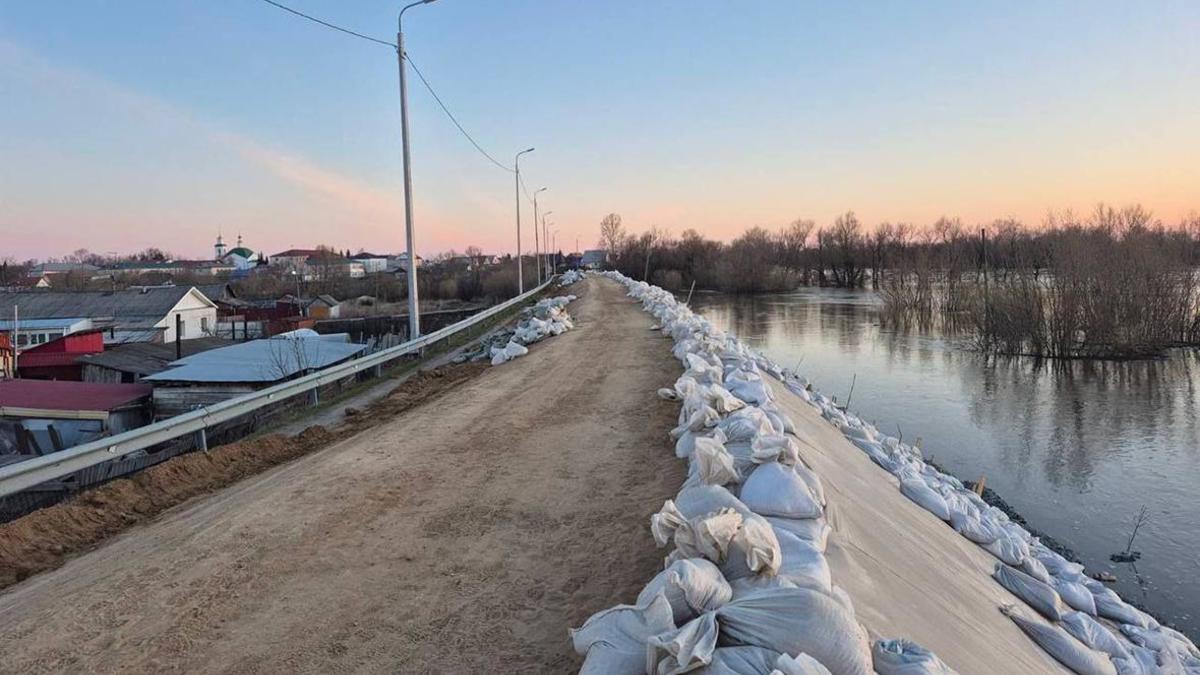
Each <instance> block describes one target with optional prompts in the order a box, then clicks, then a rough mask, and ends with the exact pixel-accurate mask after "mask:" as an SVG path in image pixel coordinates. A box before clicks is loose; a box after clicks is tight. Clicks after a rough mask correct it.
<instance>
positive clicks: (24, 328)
mask: <svg viewBox="0 0 1200 675" xmlns="http://www.w3.org/2000/svg"><path fill="white" fill-rule="evenodd" d="M0 297H2V296H0ZM95 325H96V323H95V322H94V321H92V320H91V319H90V318H87V317H79V316H72V317H65V318H62V319H28V318H26V317H25V310H24V308H22V309H21V310H19V317H18V318H17V320H16V321H13V318H12V312H11V310H10V311H9V314H8V318H0V331H3V332H4V333H5V334H7V335H10V336H11V335H12V334H13V331H14V330H15V331H16V338H15V339H14V340H12V342H13V344H15V345H16V348H17V350H18V351H24V350H26V349H29V348H31V347H36V346H38V345H44V344H46V343H48V342H52V341H54V340H57V339H59V338H61V337H62V336H64V335H70V334H71V333H78V332H80V331H85V330H91V329H92V328H93V327H94V326H95Z"/></svg>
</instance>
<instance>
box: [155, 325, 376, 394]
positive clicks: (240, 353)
mask: <svg viewBox="0 0 1200 675" xmlns="http://www.w3.org/2000/svg"><path fill="white" fill-rule="evenodd" d="M326 338H332V339H326ZM345 339H346V336H345V335H338V336H333V335H330V336H322V337H303V338H302V337H280V336H276V337H274V338H270V339H266V340H251V341H250V342H242V343H239V344H236V345H233V346H230V347H223V348H220V349H212V350H209V351H206V352H202V353H200V354H195V355H193V356H185V357H183V358H182V359H180V360H178V361H175V362H173V363H172V364H171V365H170V367H169V368H167V369H166V370H164V371H162V372H159V373H157V374H154V375H151V376H149V377H146V378H143V379H144V381H146V382H181V383H189V382H190V383H199V382H277V381H279V380H285V379H287V378H289V377H292V376H293V375H299V374H301V373H304V372H306V371H309V370H315V369H319V368H325V367H327V366H331V365H333V364H335V363H340V362H341V361H345V360H346V359H349V358H350V357H352V356H354V355H355V354H358V353H359V352H361V351H362V350H363V349H366V345H359V344H352V343H349V342H345Z"/></svg>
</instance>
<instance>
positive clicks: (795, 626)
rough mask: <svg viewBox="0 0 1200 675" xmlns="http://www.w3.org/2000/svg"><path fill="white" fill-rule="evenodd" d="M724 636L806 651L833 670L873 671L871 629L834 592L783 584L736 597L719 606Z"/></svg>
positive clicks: (843, 673)
mask: <svg viewBox="0 0 1200 675" xmlns="http://www.w3.org/2000/svg"><path fill="white" fill-rule="evenodd" d="M717 620H718V622H719V623H720V625H721V637H722V640H729V641H730V642H731V643H733V644H746V645H757V646H759V647H766V648H768V649H774V650H775V651H778V652H781V653H785V654H798V653H801V652H803V653H806V654H809V655H810V656H812V657H813V658H815V659H817V660H818V661H820V663H821V664H823V665H824V666H825V667H826V668H828V669H829V671H830V672H831V673H832V674H833V675H871V673H872V668H871V648H870V645H869V644H868V643H867V635H866V631H864V630H863V629H862V626H860V625H859V624H858V622H857V621H855V620H854V616H853V614H852V613H851V612H850V611H848V610H847V608H846V607H845V606H844V605H842V604H841V603H839V602H838V601H836V600H834V599H833V598H832V597H831V596H829V595H826V594H825V593H822V592H820V591H816V590H812V589H809V588H778V589H771V590H766V591H760V592H758V593H753V594H750V595H747V596H745V597H743V598H739V599H735V600H732V601H730V602H729V603H727V604H726V605H725V606H723V607H721V608H720V609H718V610H717Z"/></svg>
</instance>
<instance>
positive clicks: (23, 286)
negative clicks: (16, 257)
mask: <svg viewBox="0 0 1200 675" xmlns="http://www.w3.org/2000/svg"><path fill="white" fill-rule="evenodd" d="M51 285H52V284H51V283H50V277H48V276H46V275H45V274H43V275H40V276H36V277H18V278H16V279H9V280H8V281H5V282H3V283H0V291H36V290H42V289H46V288H50V287H51Z"/></svg>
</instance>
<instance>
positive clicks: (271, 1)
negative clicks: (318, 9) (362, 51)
mask: <svg viewBox="0 0 1200 675" xmlns="http://www.w3.org/2000/svg"><path fill="white" fill-rule="evenodd" d="M262 1H263V2H265V3H267V4H268V5H274V6H275V7H278V8H279V9H282V10H283V11H285V12H291V13H292V14H295V15H296V16H299V17H303V18H305V19H308V20H309V21H312V22H314V23H319V24H321V25H322V26H325V27H326V28H332V29H334V30H337V31H341V32H343V33H345V34H347V35H353V36H354V37H356V38H362V39H363V40H369V41H371V42H375V43H378V44H381V45H387V46H388V47H391V48H392V49H399V48H400V47H399V46H397V45H396V43H394V42H388V41H387V40H380V39H379V38H373V37H371V36H370V35H363V34H362V33H355V32H354V31H352V30H350V29H349V28H342V27H341V26H338V25H335V24H332V23H329V22H328V21H322V20H321V19H318V18H317V17H315V16H309V15H308V14H305V13H304V12H301V11H298V10H295V9H292V8H291V7H288V6H286V5H281V4H279V3H278V2H275V0H262Z"/></svg>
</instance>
